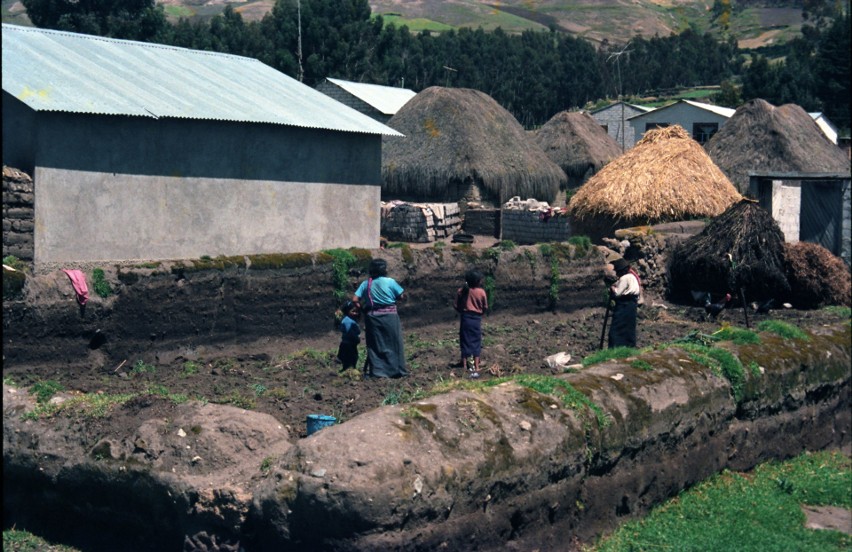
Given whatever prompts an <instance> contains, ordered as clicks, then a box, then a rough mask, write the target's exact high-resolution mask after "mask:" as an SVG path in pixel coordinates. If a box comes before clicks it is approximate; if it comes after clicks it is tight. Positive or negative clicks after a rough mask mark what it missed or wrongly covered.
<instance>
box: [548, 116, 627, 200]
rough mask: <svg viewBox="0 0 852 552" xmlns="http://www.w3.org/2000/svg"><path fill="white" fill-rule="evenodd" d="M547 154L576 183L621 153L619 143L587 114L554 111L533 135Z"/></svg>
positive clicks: (573, 184) (578, 183)
mask: <svg viewBox="0 0 852 552" xmlns="http://www.w3.org/2000/svg"><path fill="white" fill-rule="evenodd" d="M533 140H534V141H535V143H536V144H538V145H539V147H541V149H542V150H544V153H546V154H547V156H548V157H549V158H550V159H551V161H553V162H554V163H556V164H557V165H559V166H560V167H561V168H562V170H563V171H565V174H566V175H568V180H569V183H568V185H569V186H572V187H574V186H579V185H580V184H582V183H583V182H584V181H586V180H587V179H588V178H589V177H591V176H592V175H593V174H595V173H596V172H598V171H599V170H601V168H603V166H604V165H606V164H607V163H609V162H610V161H612V160H613V159H615V158H616V157H618V156H619V155H621V153H622V151H621V146H619V145H618V142H616V141H615V140H613V139H612V137H611V136H610V135H609V134H607V132H606V131H605V130H604V129H603V127H602V126H601V125H600V124H599V123H598V122H597V121H595V120H594V119H593V118H592V116H591V115H589V114H588V113H585V112H581V111H575V112H568V111H562V112H560V113H557V114H556V115H554V116H553V117H551V119H550V120H549V121H547V122H546V123H545V124H544V125H543V126H542V127H541V128H540V129H538V130H537V131H536V132H535V134H534V135H533Z"/></svg>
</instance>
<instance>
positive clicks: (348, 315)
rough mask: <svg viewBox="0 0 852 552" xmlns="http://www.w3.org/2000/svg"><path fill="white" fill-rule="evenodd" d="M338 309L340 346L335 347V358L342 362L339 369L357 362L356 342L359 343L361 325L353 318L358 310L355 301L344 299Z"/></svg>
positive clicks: (345, 368)
mask: <svg viewBox="0 0 852 552" xmlns="http://www.w3.org/2000/svg"><path fill="white" fill-rule="evenodd" d="M340 311H341V312H342V313H343V319H342V320H341V321H340V326H339V328H340V334H341V335H340V347H339V348H338V349H337V358H338V360H340V362H341V363H342V364H343V366H342V367H341V368H340V371H341V372H343V371H345V370H348V369H349V368H355V366H356V365H357V364H358V344H359V343H361V327H360V326H359V325H358V322H357V321H356V320H355V319H356V318H357V317H358V310H357V309H356V308H355V303H353V302H352V301H346V302H345V303H344V304H343V306H342V307H340Z"/></svg>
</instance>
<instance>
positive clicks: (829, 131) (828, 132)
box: [808, 111, 837, 145]
mask: <svg viewBox="0 0 852 552" xmlns="http://www.w3.org/2000/svg"><path fill="white" fill-rule="evenodd" d="M808 115H810V116H811V119H813V120H814V122H816V124H817V126H818V127H819V128H820V130H822V133H823V134H825V136H826V137H827V138H828V139H829V140H831V143H832V144H835V145H836V144H837V127H836V126H834V123H832V122H831V121H829V120H828V117H826V116H825V115H824V114H823V113H822V112H820V111H817V112H815V113H808Z"/></svg>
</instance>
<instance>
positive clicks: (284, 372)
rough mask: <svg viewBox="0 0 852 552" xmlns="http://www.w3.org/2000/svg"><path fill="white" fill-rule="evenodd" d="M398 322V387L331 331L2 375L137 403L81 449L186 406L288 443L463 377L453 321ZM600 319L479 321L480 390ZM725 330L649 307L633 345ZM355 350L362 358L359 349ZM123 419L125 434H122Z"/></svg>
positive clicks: (732, 313) (830, 318) (600, 314)
mask: <svg viewBox="0 0 852 552" xmlns="http://www.w3.org/2000/svg"><path fill="white" fill-rule="evenodd" d="M748 315H749V322H750V324H751V325H752V327H754V326H755V325H756V324H757V323H759V322H760V321H761V320H765V319H767V318H772V319H778V320H785V321H787V322H790V323H793V324H796V325H798V326H800V327H804V328H807V327H811V326H819V325H822V324H830V323H836V322H837V321H839V320H840V318H839V316H838V315H837V314H833V313H831V312H830V311H827V310H812V311H800V310H794V309H790V310H785V309H782V310H777V311H771V312H770V313H769V314H762V315H756V314H754V313H752V312H751V311H749V313H748ZM400 318H401V320H402V325H403V331H404V334H405V347H406V349H405V352H406V357H407V361H408V369H409V372H410V375H409V376H408V377H406V378H402V379H394V380H384V379H369V380H364V379H363V377H362V375H361V373H360V371H359V370H349V371H346V372H342V373H341V372H340V364H339V363H337V361H336V359H335V358H334V357H335V355H336V351H337V345H338V339H339V337H338V333H337V332H336V331H335V330H334V328H333V323H332V321H331V320H329V331H328V333H327V334H325V335H320V336H315V337H309V338H290V337H285V338H265V339H262V340H259V341H256V342H251V343H244V344H238V345H215V346H207V347H201V346H199V347H197V348H194V349H182V350H173V351H161V352H160V353H159V354H158V355H157V358H156V360H154V361H151V362H144V361H142V360H133V359H131V360H128V361H125V362H123V363H117V364H116V365H107V366H105V367H104V366H100V367H98V366H97V364H94V365H93V367H92V368H83V369H81V368H79V367H76V366H75V367H73V368H69V367H67V366H65V365H63V364H62V363H61V362H55V363H41V364H35V365H34V364H27V365H18V366H15V365H13V366H6V367H5V368H4V371H3V375H4V379H6V380H7V381H8V380H11V381H13V382H14V384H15V385H17V386H25V387H29V386H31V385H32V384H34V383H37V382H48V381H50V382H56V383H59V384H60V385H61V387H62V388H63V389H64V391H63V392H62V394H64V395H67V394H74V393H104V394H111V395H112V394H123V393H134V394H140V395H141V396H139V397H137V398H135V399H134V400H133V401H132V407H133V408H132V410H133V415H132V416H127V417H125V416H121V415H116V416H113V417H112V419H103V420H102V421H98V420H91V422H90V423H88V424H84V425H82V426H80V431H82V432H87V433H88V434H87V435H80V436H79V437H80V439H81V441H82V442H86V443H90V444H91V445H92V446H94V444H95V443H97V441H98V440H100V439H101V438H104V437H106V436H108V435H110V434H112V435H126V434H127V432H128V431H130V432H132V431H133V429H134V428H135V427H138V424H139V423H140V419H150V418H168V417H169V415H170V414H169V413H170V411H172V410H173V409H174V407H175V402H176V401H181V400H182V399H183V398H184V397H185V398H189V399H197V400H202V401H209V402H211V403H220V404H230V405H234V406H238V407H242V408H246V409H250V410H254V411H258V412H263V413H267V414H270V415H271V416H273V417H274V418H276V419H277V420H279V421H280V422H281V423H282V424H284V425H286V426H288V427H289V430H290V434H291V435H292V436H293V438H297V437H305V436H306V435H307V430H306V417H307V416H308V415H309V414H326V415H332V416H334V417H335V418H337V419H338V420H339V422H341V423H345V422H346V420H349V419H351V418H353V417H354V416H357V415H358V414H361V413H363V412H366V411H369V410H371V409H374V408H376V407H378V406H381V405H382V404H395V403H398V402H405V401H407V400H412V399H414V398H417V397H418V396H420V395H422V394H423V393H428V392H430V391H431V390H433V389H434V388H435V387H436V386H439V385H441V384H442V383H446V382H448V381H452V380H455V379H458V378H467V377H468V374H467V372H466V370H465V369H463V368H462V369H459V368H453V367H451V366H450V364H451V363H455V362H458V360H459V350H458V325H457V324H458V322H457V318H456V317H455V314H454V312H453V311H452V310H451V309H448V310H447V313H446V316H445V319H446V322H444V323H436V324H431V325H428V326H417V325H415V324H413V321H411V320H406V310H405V305H404V304H403V305H401V307H400ZM603 318H604V308H603V307H601V308H586V309H580V310H576V311H573V312H569V313H564V312H556V313H554V312H550V311H542V312H539V313H532V314H522V315H519V314H516V313H512V312H497V313H495V314H493V315H490V316H487V317H486V318H485V319H484V320H483V343H484V347H483V353H482V370H481V379H483V380H485V379H488V378H495V377H501V376H509V375H512V374H518V373H527V374H551V373H559V372H562V371H564V368H561V367H559V368H553V369H552V368H550V367H548V366H547V364H546V362H545V358H546V357H547V356H549V355H553V354H555V353H558V352H566V353H568V354H570V355H571V357H572V358H571V361H570V362H571V363H580V362H581V361H582V359H583V358H584V357H585V356H587V355H589V354H591V353H593V352H595V351H597V350H598V347H599V344H600V338H601V329H602V324H603ZM722 324H732V325H735V326H739V327H745V326H746V323H745V313H744V311H743V309H742V308H741V307H731V308H729V309H726V310H724V311H722V313H721V314H720V315H719V317H718V319H717V320H715V321H714V320H712V319H711V318H710V317H709V316H708V315H707V314H706V313H705V312H704V309H703V308H702V307H699V306H685V305H674V304H671V303H667V302H665V301H663V300H662V299H660V298H656V297H651V296H648V297H646V304H645V305H644V306H642V307H640V311H639V323H638V344H639V346H640V347H645V346H651V345H654V344H657V343H664V342H669V341H672V340H674V339H677V338H681V337H684V336H686V335H687V334H688V333H690V332H691V331H693V330H697V331H700V332H702V333H706V334H710V333H712V332H714V331H716V330H718V329H719V328H720V327H721V325H722ZM407 326H408V327H407ZM411 326H415V327H414V328H411ZM359 349H360V351H361V355H362V358H363V356H364V352H363V349H364V346H363V344H362V345H361V346H360V347H359ZM94 353H97V351H94ZM359 366H360V364H359ZM122 419H125V423H127V424H128V425H127V427H122V424H121V420H122Z"/></svg>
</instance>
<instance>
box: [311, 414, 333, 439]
mask: <svg viewBox="0 0 852 552" xmlns="http://www.w3.org/2000/svg"><path fill="white" fill-rule="evenodd" d="M335 423H337V418H335V417H334V416H325V415H323V414H308V435H313V434H314V433H316V432H317V431H319V430H321V429H322V428H324V427H328V426H331V425H334V424H335Z"/></svg>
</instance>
